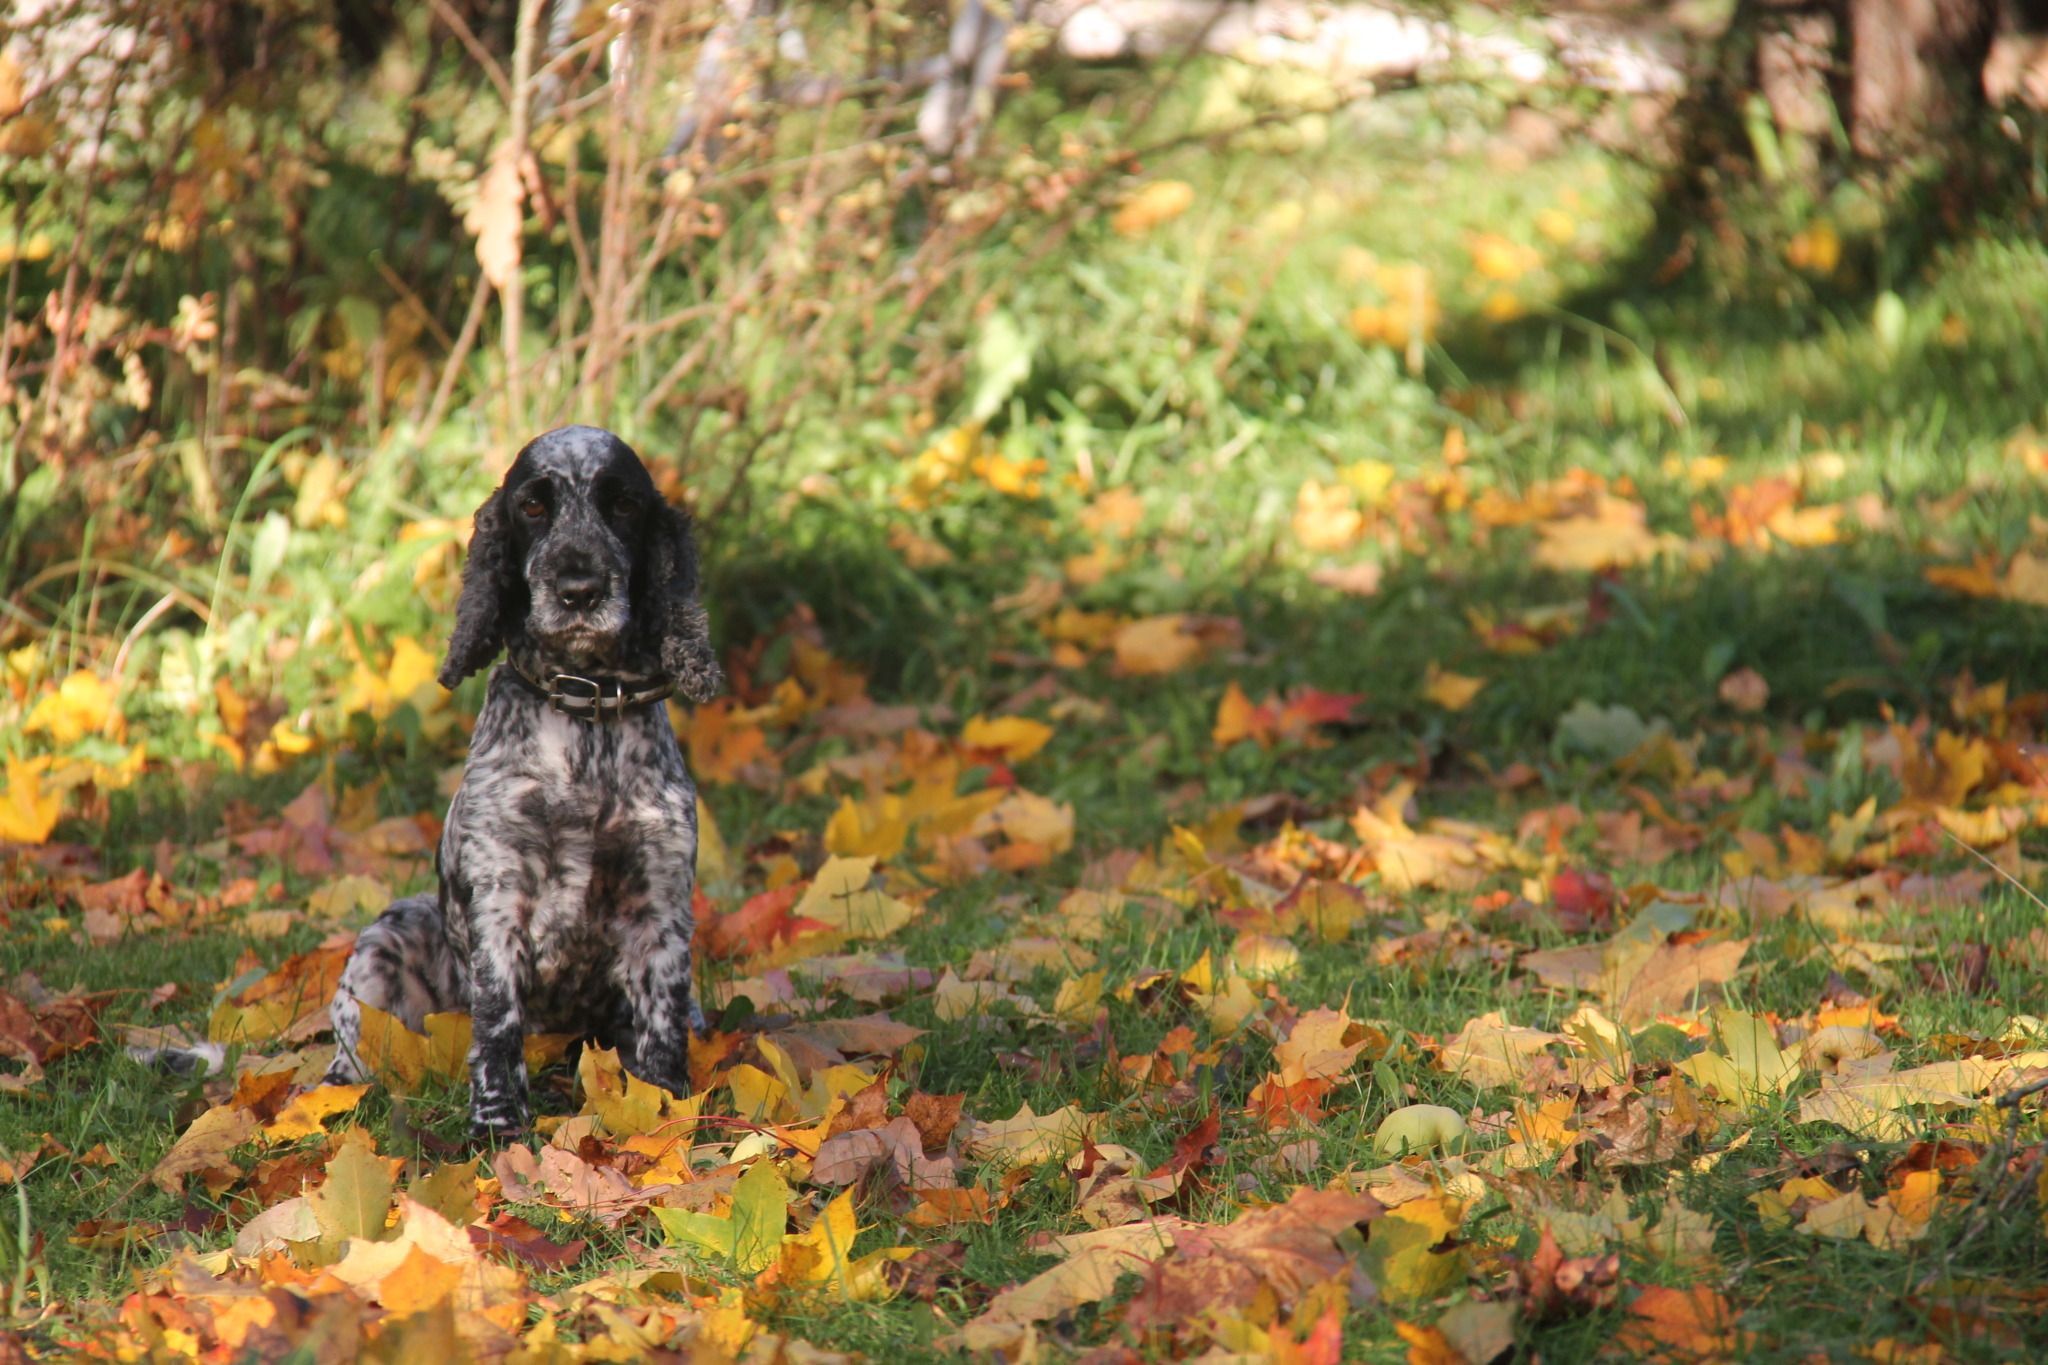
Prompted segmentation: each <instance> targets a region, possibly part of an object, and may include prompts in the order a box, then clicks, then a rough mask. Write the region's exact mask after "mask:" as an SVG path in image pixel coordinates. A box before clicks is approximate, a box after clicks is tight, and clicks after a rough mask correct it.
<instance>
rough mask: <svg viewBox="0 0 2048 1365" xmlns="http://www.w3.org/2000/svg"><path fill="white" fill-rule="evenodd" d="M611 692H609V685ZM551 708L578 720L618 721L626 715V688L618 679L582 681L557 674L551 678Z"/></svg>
mask: <svg viewBox="0 0 2048 1365" xmlns="http://www.w3.org/2000/svg"><path fill="white" fill-rule="evenodd" d="M607 682H608V683H610V685H611V686H610V690H609V691H607V690H606V686H605V684H606V683H607ZM548 705H549V706H550V707H551V708H553V709H554V711H555V712H556V714H558V715H564V716H573V717H575V718H576V719H577V720H588V721H599V720H605V719H614V718H616V717H618V716H620V715H623V714H624V713H625V709H626V686H625V684H624V683H622V682H620V681H619V680H618V679H616V678H608V679H597V678H579V677H577V676H576V675H575V674H573V673H557V674H556V675H555V676H554V677H552V678H550V679H548Z"/></svg>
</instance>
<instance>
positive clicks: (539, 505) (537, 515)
mask: <svg viewBox="0 0 2048 1365" xmlns="http://www.w3.org/2000/svg"><path fill="white" fill-rule="evenodd" d="M519 510H520V511H522V512H524V513H526V515H527V516H529V517H531V518H533V519H534V520H535V521H539V520H540V519H541V518H542V517H544V516H546V515H547V514H548V505H547V504H546V503H545V502H542V501H541V500H540V499H539V498H533V497H529V498H528V499H527V500H526V501H524V502H522V503H520V504H519Z"/></svg>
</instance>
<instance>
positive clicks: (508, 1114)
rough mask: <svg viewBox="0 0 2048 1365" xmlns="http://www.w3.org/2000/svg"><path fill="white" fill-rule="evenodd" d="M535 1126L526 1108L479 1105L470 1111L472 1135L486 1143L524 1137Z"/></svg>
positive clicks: (506, 1105)
mask: <svg viewBox="0 0 2048 1365" xmlns="http://www.w3.org/2000/svg"><path fill="white" fill-rule="evenodd" d="M532 1126H533V1119H532V1116H531V1115H530V1114H528V1113H527V1112H526V1110H525V1108H524V1107H522V1106H520V1105H515V1104H489V1105H478V1106H476V1107H475V1108H474V1109H472V1110H471V1111H470V1115H469V1131H470V1135H471V1136H472V1137H474V1138H477V1139H479V1140H481V1141H486V1142H507V1141H510V1140H512V1139H514V1138H519V1137H523V1136H525V1134H526V1130H527V1129H528V1128H530V1127H532Z"/></svg>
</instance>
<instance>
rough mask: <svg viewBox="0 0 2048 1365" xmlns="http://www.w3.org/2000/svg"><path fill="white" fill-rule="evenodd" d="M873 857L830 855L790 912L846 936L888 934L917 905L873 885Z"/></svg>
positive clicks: (911, 916) (913, 914)
mask: <svg viewBox="0 0 2048 1365" xmlns="http://www.w3.org/2000/svg"><path fill="white" fill-rule="evenodd" d="M874 872H875V860H874V859H873V858H872V857H859V858H848V857H836V856H835V857H833V858H830V859H828V860H827V861H826V863H825V865H824V866H823V867H821V868H819V869H818V875H817V876H816V877H814V878H812V879H811V884H810V886H808V887H807V888H805V890H804V894H803V899H801V900H799V901H798V902H797V903H796V909H795V910H793V911H791V912H790V913H791V914H792V915H794V916H795V917H797V918H799V919H814V920H816V921H818V922H819V923H820V924H823V925H825V926H827V927H828V928H831V929H834V930H837V931H838V932H839V933H842V934H845V935H846V936H847V937H848V938H887V937H888V936H889V935H891V934H893V933H895V932H896V931H897V930H898V929H901V928H902V927H903V926H904V925H906V924H908V923H910V921H912V920H913V919H916V918H917V907H916V906H914V905H911V904H909V903H908V902H905V901H901V900H898V899H897V898H896V897H894V896H891V895H890V894H888V893H887V892H886V891H881V890H878V889H876V888H875V887H874V886H873V885H872V882H873V880H874Z"/></svg>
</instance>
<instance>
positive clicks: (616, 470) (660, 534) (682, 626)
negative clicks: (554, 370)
mask: <svg viewBox="0 0 2048 1365" xmlns="http://www.w3.org/2000/svg"><path fill="white" fill-rule="evenodd" d="M508 645H509V646H512V647H514V648H530V650H531V651H532V652H533V654H534V655H535V657H536V661H537V662H539V663H540V664H541V665H542V666H543V667H545V668H549V669H552V670H556V671H561V672H570V673H574V672H579V671H581V672H592V673H603V672H609V671H613V670H631V671H637V672H643V673H649V674H651V673H654V672H659V673H660V674H662V675H663V676H665V677H667V678H668V679H669V680H671V681H673V682H674V683H675V685H676V688H677V690H678V691H680V692H682V693H683V694H684V695H685V696H687V697H690V698H691V699H693V700H697V701H704V700H707V699H709V698H710V697H711V696H713V695H714V694H716V692H717V691H718V687H719V683H720V681H721V679H720V676H719V671H718V661H717V659H716V657H715V656H714V655H713V654H712V651H711V640H710V636H709V634H708V632H707V630H706V627H705V620H704V609H703V608H702V607H701V606H700V605H698V602H697V544H696V539H695V537H694V536H693V535H692V534H691V530H690V516H689V514H688V513H687V512H684V511H682V510H681V509H679V508H675V507H671V506H669V505H668V504H667V503H666V502H665V501H663V500H662V497H661V494H660V493H658V492H657V491H656V490H655V487H654V481H653V480H652V479H650V478H649V477H648V476H647V467H646V466H645V465H643V464H641V463H640V457H639V456H638V455H635V454H634V453H633V450H632V448H631V447H630V446H628V445H627V444H626V443H625V442H624V441H621V440H620V439H619V438H618V437H616V436H614V435H612V433H610V432H609V431H602V430H600V429H598V428H597V427H562V428H560V429H559V430H556V431H551V432H549V433H547V435H545V436H540V437H537V438H535V439H534V440H533V441H532V442H531V443H529V444H528V445H527V447H526V449H524V450H522V451H520V452H519V458H518V459H517V460H514V461H513V462H512V468H511V469H509V470H507V471H506V472H505V482H504V484H503V485H502V486H500V487H499V489H498V490H497V492H495V493H493V494H491V496H490V497H489V498H488V499H487V500H486V501H485V502H484V505H483V506H482V507H479V508H478V509H477V513H476V530H475V533H474V534H473V535H472V536H471V537H470V542H469V562H468V564H467V565H465V566H464V568H463V571H462V600H461V602H460V604H459V605H458V606H457V607H456V611H455V633H454V635H453V636H452V637H451V638H450V639H449V641H448V658H447V660H446V661H445V662H444V663H443V664H442V665H441V685H442V686H444V687H453V686H455V684H456V683H458V682H460V681H462V680H463V679H464V678H466V677H468V676H469V675H470V674H472V673H474V672H476V671H477V670H478V669H480V668H482V667H484V666H485V665H486V664H488V663H490V662H491V660H492V659H494V658H495V657H497V653H498V651H499V650H500V649H501V648H504V647H506V646H508Z"/></svg>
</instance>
